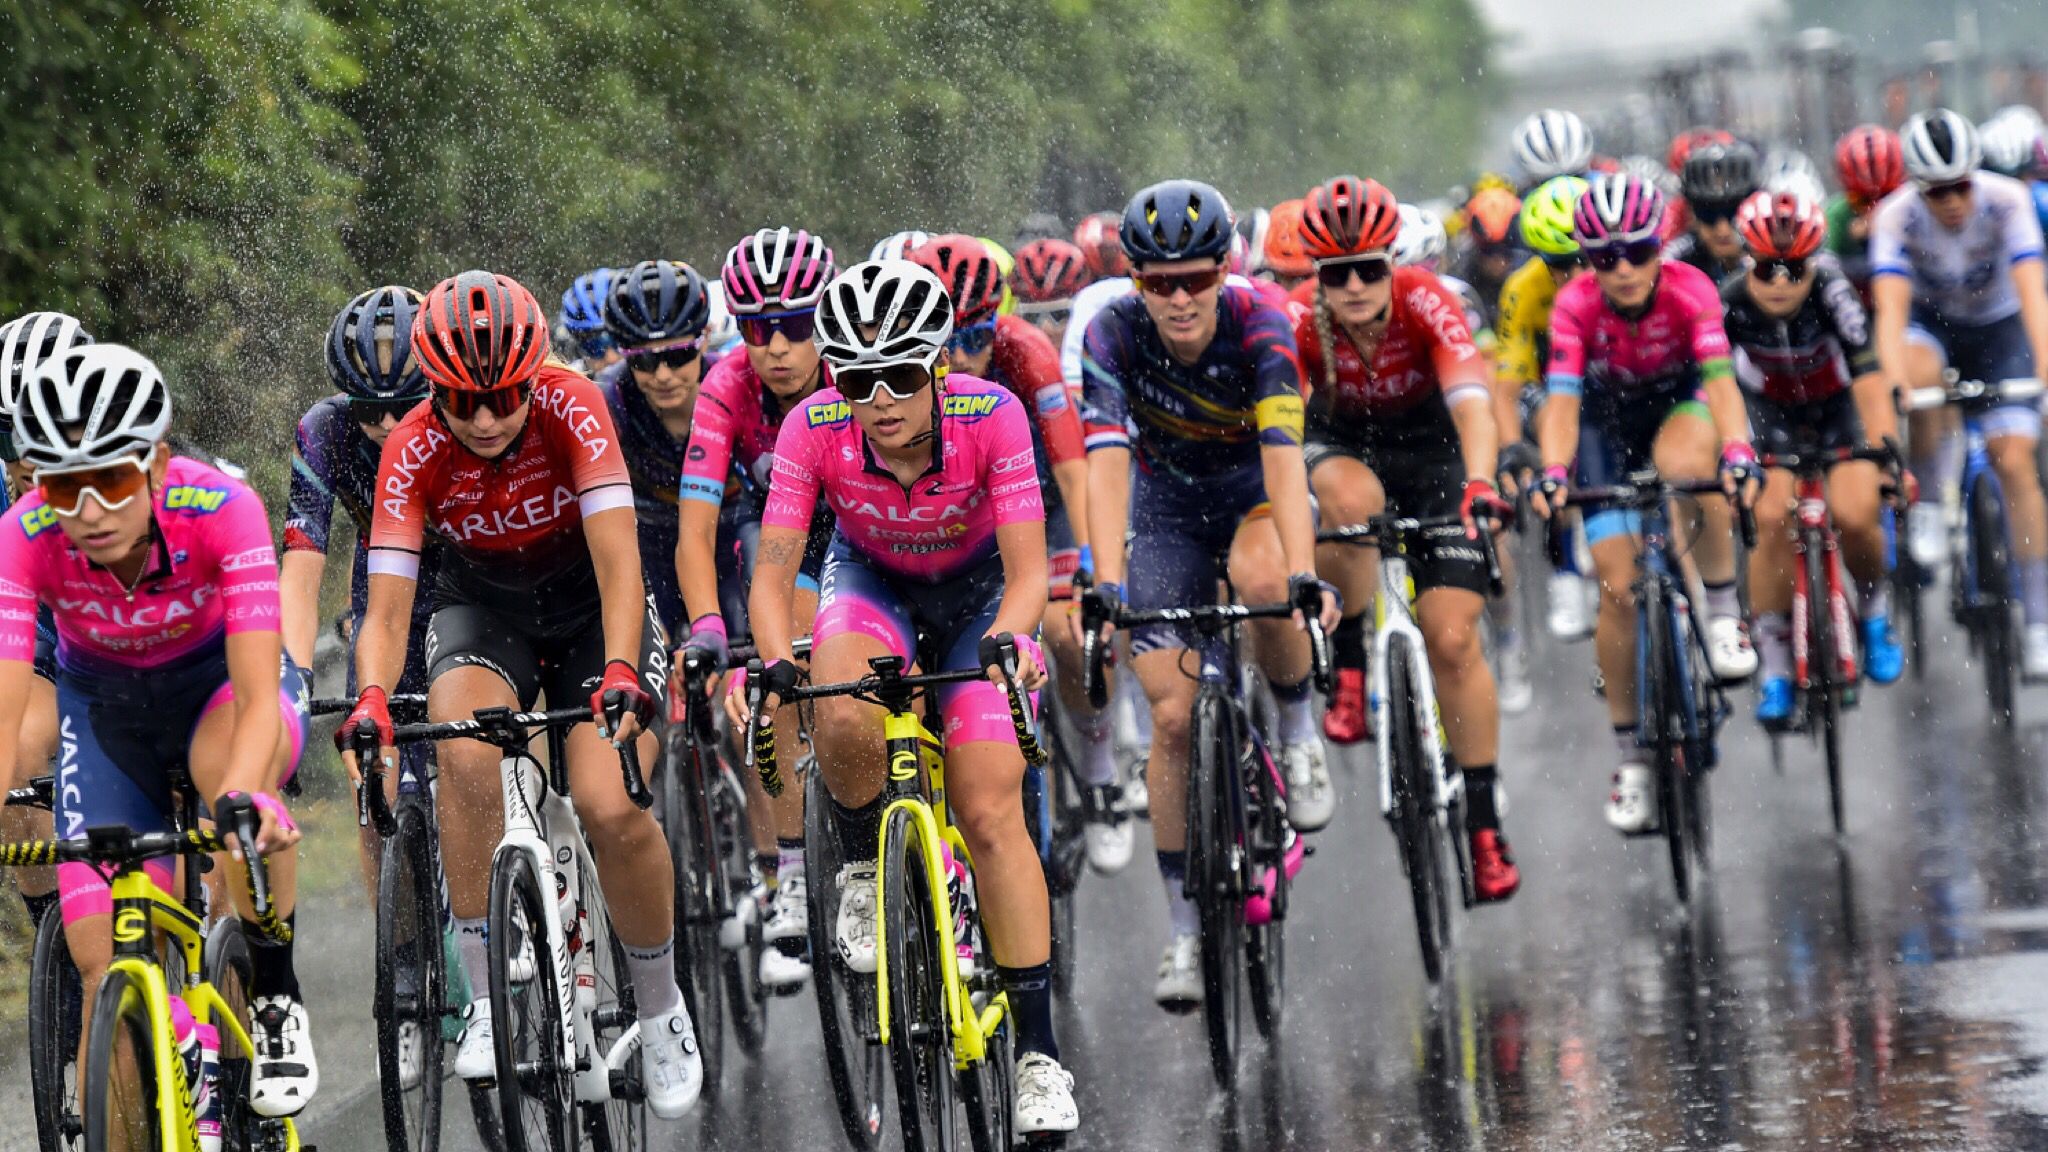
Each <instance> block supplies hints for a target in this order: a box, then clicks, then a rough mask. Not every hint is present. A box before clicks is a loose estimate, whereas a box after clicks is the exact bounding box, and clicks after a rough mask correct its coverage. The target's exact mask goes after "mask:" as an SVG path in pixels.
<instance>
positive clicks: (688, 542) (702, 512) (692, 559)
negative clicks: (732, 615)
mask: <svg viewBox="0 0 2048 1152" xmlns="http://www.w3.org/2000/svg"><path fill="white" fill-rule="evenodd" d="M718 511H719V506H718V505H716V504H708V503H705V502H703V501H701V500H692V499H689V498H688V496H687V494H685V498H684V499H683V501H682V507H681V509H679V510H678V513H677V520H678V524H679V527H680V534H679V536H678V537H677V539H676V579H677V581H678V582H679V584H680V585H681V587H682V589H683V614H684V615H685V616H688V617H689V618H690V619H691V620H696V619H697V618H699V617H701V616H706V615H710V614H713V613H716V612H717V611H718Z"/></svg>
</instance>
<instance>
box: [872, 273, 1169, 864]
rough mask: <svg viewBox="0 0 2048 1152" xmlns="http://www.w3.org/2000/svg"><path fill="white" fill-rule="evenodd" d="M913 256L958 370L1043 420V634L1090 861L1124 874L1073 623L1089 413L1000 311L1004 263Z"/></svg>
mask: <svg viewBox="0 0 2048 1152" xmlns="http://www.w3.org/2000/svg"><path fill="white" fill-rule="evenodd" d="M911 259H912V260H914V261H915V262H916V263H918V264H919V265H921V266H922V267H924V268H925V269H927V270H929V271H930V272H931V273H932V275H934V276H936V277H938V279H939V283H941V284H943V285H945V286H946V295H947V297H948V298H949V299H950V300H951V301H952V304H953V334H952V336H951V337H949V338H948V339H947V341H946V363H947V365H948V366H949V367H950V368H951V370H952V371H953V372H954V373H956V374H958V375H964V376H972V377H975V378H977V379H981V380H988V381H991V382H993V383H996V384H1000V385H1002V386H1003V387H1005V388H1008V389H1009V390H1010V391H1011V392H1013V393H1015V394H1016V396H1017V399H1018V400H1019V401H1021V402H1023V403H1024V404H1026V405H1028V406H1030V410H1031V411H1032V412H1034V413H1035V414H1036V418H1035V419H1034V420H1033V422H1032V425H1031V447H1032V451H1033V453H1034V454H1035V457H1036V460H1037V465H1038V490H1039V497H1040V502H1041V503H1042V504H1043V505H1044V510H1045V539H1046V545H1047V547H1048V548H1049V549H1050V550H1051V552H1050V564H1051V570H1052V583H1051V596H1050V600H1049V601H1048V603H1047V606H1046V610H1045V620H1044V631H1043V632H1042V633H1041V635H1042V636H1043V637H1044V642H1045V645H1046V647H1047V648H1049V649H1050V650H1051V652H1052V658H1053V663H1054V666H1055V668H1056V669H1057V671H1058V674H1059V675H1058V685H1057V687H1058V690H1059V693H1060V702H1061V703H1062V704H1063V705H1064V706H1065V709H1066V714H1067V715H1068V716H1069V717H1070V718H1072V720H1073V723H1074V730H1075V732H1076V733H1077V734H1079V736H1080V737H1081V756H1080V758H1079V762H1078V763H1076V764H1075V765H1074V766H1073V767H1074V770H1075V773H1076V775H1077V776H1078V778H1079V779H1080V781H1081V782H1082V784H1083V785H1084V791H1083V796H1082V801H1083V806H1084V808H1085V809H1086V812H1087V827H1086V828H1085V829H1084V830H1083V837H1084V839H1085V840H1086V842H1087V850H1088V862H1089V863H1090V864H1092V865H1094V867H1095V868H1096V870H1097V871H1100V872H1105V873H1115V872H1121V871H1123V869H1124V867H1125V866H1126V865H1128V864H1129V863H1130V862H1131V841H1132V827H1131V824H1130V822H1129V821H1128V820H1126V819H1125V817H1124V812H1123V789H1122V787H1121V786H1120V785H1119V784H1118V782H1117V766H1116V748H1115V745H1114V743H1113V742H1112V740H1111V733H1110V712H1109V710H1108V709H1107V708H1105V709H1102V710H1100V711H1098V710H1096V709H1094V708H1092V707H1090V706H1089V704H1088V696H1087V693H1086V692H1085V691H1083V689H1082V676H1081V671H1082V670H1081V651H1080V647H1079V645H1078V643H1077V642H1076V636H1077V633H1076V630H1075V629H1074V628H1073V627H1071V626H1070V625H1069V624H1068V622H1067V617H1068V616H1070V615H1072V614H1073V610H1074V588H1075V585H1076V581H1077V580H1081V581H1084V582H1085V581H1086V580H1087V579H1090V578H1092V576H1093V572H1094V562H1093V556H1092V554H1091V552H1090V550H1089V547H1088V531H1087V522H1086V516H1085V513H1086V509H1087V505H1086V503H1085V502H1084V501H1085V492H1086V485H1087V482H1088V458H1087V451H1086V449H1085V448H1084V447H1083V444H1082V434H1081V417H1080V413H1079V412H1078V411H1077V406H1076V404H1075V402H1074V401H1073V399H1072V398H1070V397H1069V396H1068V394H1067V385H1066V381H1065V380H1064V379H1063V378H1062V377H1061V376H1060V355H1059V351H1058V350H1057V349H1055V348H1054V347H1053V345H1052V341H1050V340H1047V339H1046V338H1045V336H1044V334H1043V333H1040V332H1039V331H1038V330H1037V329H1035V328H1033V327H1032V326H1031V325H1030V324H1029V323H1027V322H1025V321H1024V320H1022V319H1020V318H1018V317H1014V316H997V315H996V306H997V304H998V303H1000V301H1001V296H1000V295H999V293H998V288H999V286H1000V284H1001V283H1002V280H1001V277H1000V276H999V275H998V272H997V269H996V266H995V261H994V260H992V259H990V258H989V255H988V253H987V251H986V250H984V249H983V248H982V247H981V246H980V244H979V243H978V242H976V241H975V239H974V238H973V237H972V236H962V235H952V236H940V237H937V238H935V239H934V240H932V242H931V243H929V244H926V245H925V246H924V247H922V248H919V249H917V250H916V251H915V252H913V253H911ZM1084 574H1085V575H1084Z"/></svg>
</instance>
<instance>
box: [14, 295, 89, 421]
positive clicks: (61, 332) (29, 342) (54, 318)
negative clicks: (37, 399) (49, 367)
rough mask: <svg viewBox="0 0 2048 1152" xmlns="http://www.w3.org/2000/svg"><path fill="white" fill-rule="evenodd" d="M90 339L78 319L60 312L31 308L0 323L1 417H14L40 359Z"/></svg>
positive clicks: (45, 358) (43, 359) (66, 350)
mask: <svg viewBox="0 0 2048 1152" xmlns="http://www.w3.org/2000/svg"><path fill="white" fill-rule="evenodd" d="M90 343H92V337H91V336H88V335H86V333H85V329H84V328H82V327H80V326H79V323H78V321H77V320H75V319H73V318H72V317H70V316H66V315H65V314H64V313H62V312H31V313H29V314H28V315H26V316H22V317H19V318H18V319H14V320H10V321H8V322H7V323H6V324H5V325H4V326H0V420H6V419H10V418H12V417H13V415H14V408H15V405H17V404H19V403H20V402H21V391H22V389H23V388H24V387H26V386H27V384H28V381H29V377H30V376H33V375H34V374H35V371H36V369H37V368H39V367H41V366H42V363H43V361H45V360H48V359H49V358H50V357H52V356H57V355H60V354H62V353H65V352H69V351H70V350H71V349H73V348H75V347H77V346H78V345H81V344H90Z"/></svg>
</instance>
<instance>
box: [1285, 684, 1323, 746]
mask: <svg viewBox="0 0 2048 1152" xmlns="http://www.w3.org/2000/svg"><path fill="white" fill-rule="evenodd" d="M1278 703H1279V705H1280V743H1281V746H1283V747H1285V746H1288V745H1293V744H1310V743H1313V742H1315V741H1317V740H1320V739H1322V736H1321V734H1319V733H1318V732H1317V731H1316V714H1315V709H1314V708H1312V707H1311V706H1310V704H1309V695H1308V693H1303V694H1302V697H1301V699H1299V700H1281V701H1278Z"/></svg>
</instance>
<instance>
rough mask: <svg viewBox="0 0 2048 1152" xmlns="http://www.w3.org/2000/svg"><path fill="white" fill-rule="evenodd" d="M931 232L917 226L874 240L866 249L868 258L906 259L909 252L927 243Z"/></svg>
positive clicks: (930, 237) (929, 240)
mask: <svg viewBox="0 0 2048 1152" xmlns="http://www.w3.org/2000/svg"><path fill="white" fill-rule="evenodd" d="M931 239H932V234H931V233H929V232H926V231H923V230H921V229H918V228H910V229H906V230H905V231H902V232H898V233H896V234H895V235H893V236H885V237H883V238H882V239H881V240H878V241H876V243H875V246H874V247H873V248H871V249H869V250H868V259H870V260H908V259H910V254H911V253H912V252H915V251H917V250H918V249H919V248H922V247H924V246H925V245H926V244H929V243H930V242H931Z"/></svg>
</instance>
